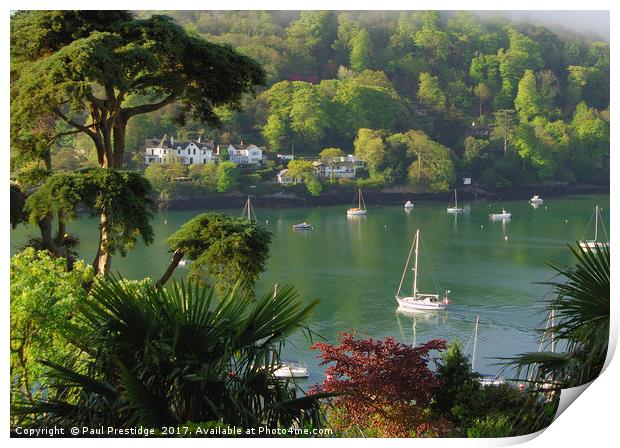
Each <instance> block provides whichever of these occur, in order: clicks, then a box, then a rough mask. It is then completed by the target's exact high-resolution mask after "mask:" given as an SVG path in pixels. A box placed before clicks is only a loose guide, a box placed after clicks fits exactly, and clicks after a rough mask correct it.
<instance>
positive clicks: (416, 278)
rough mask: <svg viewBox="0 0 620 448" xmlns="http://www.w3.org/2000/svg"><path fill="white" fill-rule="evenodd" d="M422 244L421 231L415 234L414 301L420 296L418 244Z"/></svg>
mask: <svg viewBox="0 0 620 448" xmlns="http://www.w3.org/2000/svg"><path fill="white" fill-rule="evenodd" d="M419 243H420V229H418V230H416V232H415V265H414V268H413V299H414V300H415V299H416V297H417V296H418V244H419Z"/></svg>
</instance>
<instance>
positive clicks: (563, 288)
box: [508, 245, 610, 432]
mask: <svg viewBox="0 0 620 448" xmlns="http://www.w3.org/2000/svg"><path fill="white" fill-rule="evenodd" d="M569 249H570V251H571V253H572V254H573V256H574V257H575V258H576V262H575V264H574V265H573V266H571V267H569V268H559V267H556V266H553V265H551V267H552V268H554V269H555V270H556V271H557V273H558V274H559V276H560V277H562V278H563V279H562V280H558V281H552V282H546V283H545V284H547V285H550V286H552V288H553V295H554V297H553V299H552V300H550V302H549V303H548V305H547V310H548V311H549V312H550V313H553V315H554V319H553V321H551V323H550V324H549V325H548V326H547V328H545V329H541V330H539V332H540V333H541V335H542V337H543V338H548V339H549V340H552V341H553V345H554V346H555V347H556V348H558V351H555V350H552V351H539V352H530V353H523V354H521V355H519V356H517V357H516V358H513V359H511V360H510V361H509V363H508V366H512V367H514V368H516V373H517V377H519V378H521V379H520V380H519V381H522V382H523V381H525V382H526V383H527V384H528V385H529V386H530V387H529V388H530V391H533V392H534V394H538V395H539V396H541V397H542V401H544V402H546V403H550V401H551V399H552V398H553V399H557V397H558V395H559V394H557V393H556V392H559V391H560V390H561V389H563V388H569V387H576V386H580V385H583V384H586V383H588V382H590V381H593V380H594V379H595V378H596V377H597V376H598V374H599V373H600V372H601V370H602V369H603V367H604V364H605V359H606V356H607V347H608V341H609V303H610V278H609V277H610V275H609V262H610V254H609V247H608V246H605V247H601V246H599V247H596V249H595V250H592V249H590V248H581V247H579V245H577V246H576V247H572V246H570V245H569ZM524 377H525V378H527V379H525V380H524V379H523V378H524ZM540 392H544V394H542V395H541V394H540ZM526 411H528V410H526ZM544 414H549V406H546V405H541V403H540V401H539V402H538V403H537V404H536V405H535V406H532V407H531V409H529V414H528V412H524V413H523V414H522V417H526V418H527V419H528V421H529V423H527V424H528V425H531V431H530V432H533V431H535V430H538V429H542V427H544V426H546V425H544V426H542V427H541V422H542V421H545V420H548V419H547V417H548V415H546V416H545V415H544ZM553 414H555V411H553ZM551 418H553V415H551ZM549 423H550V420H549Z"/></svg>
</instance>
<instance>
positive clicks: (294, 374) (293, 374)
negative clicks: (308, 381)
mask: <svg viewBox="0 0 620 448" xmlns="http://www.w3.org/2000/svg"><path fill="white" fill-rule="evenodd" d="M273 374H274V376H275V377H276V378H308V376H309V374H308V367H307V366H306V365H305V364H304V363H302V362H290V361H284V362H282V364H281V365H280V367H278V368H277V369H276V370H274V372H273Z"/></svg>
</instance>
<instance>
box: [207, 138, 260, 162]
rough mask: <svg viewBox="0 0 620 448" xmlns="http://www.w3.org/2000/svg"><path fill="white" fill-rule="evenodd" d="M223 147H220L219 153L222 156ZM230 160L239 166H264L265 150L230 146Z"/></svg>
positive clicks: (253, 146)
mask: <svg viewBox="0 0 620 448" xmlns="http://www.w3.org/2000/svg"><path fill="white" fill-rule="evenodd" d="M222 149H223V145H218V147H217V153H218V154H220V153H221V150H222ZM226 150H227V151H228V160H230V161H231V162H235V163H236V164H238V165H262V164H263V157H265V155H264V152H265V148H259V147H258V146H256V145H244V144H243V142H241V144H239V145H232V144H231V145H228V147H227V148H226Z"/></svg>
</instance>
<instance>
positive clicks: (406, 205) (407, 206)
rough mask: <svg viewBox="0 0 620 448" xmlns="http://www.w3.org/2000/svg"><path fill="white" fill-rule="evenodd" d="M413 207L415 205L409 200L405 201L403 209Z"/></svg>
mask: <svg viewBox="0 0 620 448" xmlns="http://www.w3.org/2000/svg"><path fill="white" fill-rule="evenodd" d="M413 207H415V206H414V205H413V202H411V201H407V202H405V209H409V208H413Z"/></svg>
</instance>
